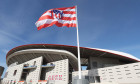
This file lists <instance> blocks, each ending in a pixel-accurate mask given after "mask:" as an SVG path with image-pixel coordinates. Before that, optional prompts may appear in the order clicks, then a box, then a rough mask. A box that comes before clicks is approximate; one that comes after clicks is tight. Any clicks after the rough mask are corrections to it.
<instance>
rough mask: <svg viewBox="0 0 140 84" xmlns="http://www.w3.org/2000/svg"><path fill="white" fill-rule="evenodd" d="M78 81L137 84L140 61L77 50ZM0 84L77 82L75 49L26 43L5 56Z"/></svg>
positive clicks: (112, 53)
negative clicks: (5, 67) (80, 74)
mask: <svg viewBox="0 0 140 84" xmlns="http://www.w3.org/2000/svg"><path fill="white" fill-rule="evenodd" d="M80 55H81V66H82V67H84V68H86V69H85V70H82V79H86V80H87V82H85V83H87V84H140V80H139V79H140V59H138V58H136V57H134V56H132V55H130V54H127V53H123V52H118V51H113V50H106V49H97V48H86V47H80ZM6 63H7V66H8V68H7V71H6V73H5V76H4V78H3V81H2V84H15V83H16V84H17V83H18V84H23V83H25V82H27V83H28V84H29V83H32V84H71V83H73V84H74V81H75V80H77V79H78V58H77V47H76V46H68V45H56V44H29V45H22V46H18V47H15V48H13V49H12V50H10V51H9V52H8V53H7V56H6Z"/></svg>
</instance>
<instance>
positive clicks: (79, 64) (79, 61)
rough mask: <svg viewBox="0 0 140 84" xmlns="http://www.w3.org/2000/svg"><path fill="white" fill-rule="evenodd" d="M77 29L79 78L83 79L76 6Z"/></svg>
mask: <svg viewBox="0 0 140 84" xmlns="http://www.w3.org/2000/svg"><path fill="white" fill-rule="evenodd" d="M76 29H77V50H78V70H79V79H81V60H80V48H79V32H78V17H77V6H76Z"/></svg>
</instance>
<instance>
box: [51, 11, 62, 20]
mask: <svg viewBox="0 0 140 84" xmlns="http://www.w3.org/2000/svg"><path fill="white" fill-rule="evenodd" d="M51 14H52V15H51V16H52V18H54V19H61V18H62V17H63V11H61V10H52V11H51Z"/></svg>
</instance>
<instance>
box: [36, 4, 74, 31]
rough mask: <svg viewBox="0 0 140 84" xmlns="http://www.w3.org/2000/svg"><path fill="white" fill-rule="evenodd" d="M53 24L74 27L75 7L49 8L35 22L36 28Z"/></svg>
mask: <svg viewBox="0 0 140 84" xmlns="http://www.w3.org/2000/svg"><path fill="white" fill-rule="evenodd" d="M54 24H55V25H56V26H58V27H62V26H67V27H76V7H75V6H74V7H65V8H55V9H50V10H48V11H46V12H45V13H44V14H43V15H42V16H41V17H40V18H39V20H38V21H37V22H36V23H35V25H36V26H37V29H38V30H40V29H42V28H45V27H50V26H53V25H54Z"/></svg>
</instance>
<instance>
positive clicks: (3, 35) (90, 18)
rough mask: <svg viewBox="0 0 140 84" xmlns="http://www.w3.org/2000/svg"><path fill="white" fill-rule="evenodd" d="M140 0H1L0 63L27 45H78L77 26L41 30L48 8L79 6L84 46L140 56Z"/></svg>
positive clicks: (80, 28)
mask: <svg viewBox="0 0 140 84" xmlns="http://www.w3.org/2000/svg"><path fill="white" fill-rule="evenodd" d="M139 4H140V1H139V0H0V58H1V59H0V66H4V67H5V68H6V53H7V52H8V51H9V50H10V49H12V48H14V47H16V46H20V45H25V44H41V43H47V44H64V45H74V46H75V45H76V28H67V27H62V28H59V27H56V26H52V27H49V28H45V29H42V30H40V31H38V30H37V28H36V26H35V22H36V21H37V20H38V18H39V17H40V16H41V15H42V14H43V13H44V12H45V11H47V10H49V9H52V8H60V7H71V6H75V5H77V6H78V23H79V36H80V46H82V47H92V48H102V49H110V50H117V51H122V52H126V53H129V54H132V55H134V56H136V57H137V58H139V59H140V37H139V36H140V23H139V22H140V5H139Z"/></svg>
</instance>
